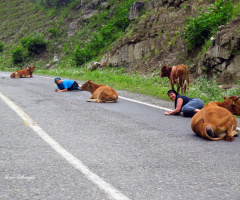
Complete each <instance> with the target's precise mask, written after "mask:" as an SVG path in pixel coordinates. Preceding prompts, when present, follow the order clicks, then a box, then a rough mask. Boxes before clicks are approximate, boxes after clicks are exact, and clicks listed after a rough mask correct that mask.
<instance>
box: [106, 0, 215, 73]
mask: <svg viewBox="0 0 240 200" xmlns="http://www.w3.org/2000/svg"><path fill="white" fill-rule="evenodd" d="M210 4H211V2H210V1H201V2H200V1H188V0H162V1H157V0H155V1H151V2H150V3H149V4H145V5H144V8H143V9H145V12H146V13H147V14H146V15H144V16H142V17H141V19H140V22H139V23H137V24H134V22H133V24H132V26H131V31H129V32H128V33H126V35H125V36H124V37H123V38H122V39H121V40H120V41H118V42H117V43H116V45H115V46H114V47H113V48H112V49H111V51H110V52H109V53H107V54H106V55H105V56H104V57H103V59H102V61H105V62H107V63H108V64H110V65H112V66H125V67H127V68H129V69H134V70H141V71H149V70H152V69H158V68H159V66H161V65H162V64H166V65H177V64H181V63H185V59H186V58H187V56H188V52H187V50H186V44H185V42H184V41H183V39H182V38H181V35H180V34H181V30H182V29H183V27H184V24H185V21H186V19H187V17H189V16H194V15H195V14H196V13H197V11H198V9H199V7H205V8H206V7H208V6H209V5H210ZM185 64H186V63H185ZM189 67H190V66H189Z"/></svg>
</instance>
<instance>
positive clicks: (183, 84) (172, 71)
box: [161, 64, 189, 96]
mask: <svg viewBox="0 0 240 200" xmlns="http://www.w3.org/2000/svg"><path fill="white" fill-rule="evenodd" d="M161 77H168V78H169V79H170V83H171V86H172V89H174V84H177V92H178V93H179V90H180V88H181V94H182V95H183V92H186V93H187V96H188V91H189V72H188V68H187V66H186V65H183V64H182V65H177V66H173V67H168V66H166V65H163V66H162V68H161Z"/></svg>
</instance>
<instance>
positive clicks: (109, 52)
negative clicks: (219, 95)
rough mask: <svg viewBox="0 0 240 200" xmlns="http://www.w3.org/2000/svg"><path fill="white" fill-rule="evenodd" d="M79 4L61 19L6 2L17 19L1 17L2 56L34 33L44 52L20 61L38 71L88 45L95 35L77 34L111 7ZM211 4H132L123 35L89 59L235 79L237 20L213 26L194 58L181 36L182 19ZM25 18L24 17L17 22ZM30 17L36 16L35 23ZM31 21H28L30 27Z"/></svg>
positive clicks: (239, 44)
mask: <svg viewBox="0 0 240 200" xmlns="http://www.w3.org/2000/svg"><path fill="white" fill-rule="evenodd" d="M7 2H8V1H6V0H4V3H2V4H0V6H1V9H2V11H3V12H2V13H8V12H7V9H5V7H6V5H7V6H9V3H7ZM80 2H81V3H79V4H76V5H74V6H73V8H72V10H71V11H70V12H69V11H68V12H66V14H64V15H62V16H61V17H58V16H57V15H54V14H51V13H50V14H49V13H48V15H49V17H48V16H47V15H46V14H45V16H44V17H43V15H44V13H45V11H42V10H38V8H34V9H32V10H31V13H29V12H28V11H27V9H28V7H33V6H34V4H33V3H31V4H30V1H29V2H28V3H26V1H25V0H20V1H18V3H16V2H15V3H14V4H12V6H15V7H16V9H15V10H16V12H14V13H11V17H12V15H13V16H14V15H18V16H15V17H12V18H11V21H12V22H13V21H14V23H10V22H9V21H7V20H9V19H8V18H7V17H6V16H5V18H4V17H3V16H4V15H2V18H3V19H2V21H3V23H2V25H0V31H1V34H0V39H1V41H3V42H4V43H8V44H10V45H9V46H8V48H7V49H8V51H9V53H5V56H8V57H10V52H11V50H12V48H13V46H14V45H19V40H20V39H21V37H24V36H25V37H26V36H27V35H29V34H31V32H33V31H38V32H41V33H42V34H44V36H45V38H47V39H48V40H49V45H48V49H47V51H45V52H44V53H43V54H42V55H40V56H37V58H36V57H35V58H30V59H28V60H27V61H26V62H27V63H32V62H33V61H34V62H36V63H37V64H38V65H41V66H42V67H44V68H51V67H52V65H54V66H56V65H58V63H60V62H61V60H66V56H69V55H70V54H71V52H72V51H74V48H75V46H76V45H78V44H79V45H81V44H83V45H84V43H85V42H89V38H90V37H91V33H92V32H94V31H96V30H89V31H88V33H89V34H86V33H84V34H82V32H81V31H82V30H83V29H86V27H87V26H88V24H87V23H88V21H89V19H91V18H92V17H93V16H94V15H100V14H101V13H102V12H103V11H109V16H108V17H109V18H111V16H112V15H114V7H115V6H116V5H115V4H113V3H112V2H113V1H111V0H91V1H90V0H81V1H80ZM213 3H214V0H145V1H136V2H134V3H133V4H132V6H131V9H130V11H129V15H128V18H129V20H130V21H131V23H130V26H129V27H128V28H127V30H126V33H125V34H124V35H123V37H121V39H118V40H117V41H115V42H113V43H112V44H111V45H109V46H108V47H107V48H105V49H104V50H103V51H102V52H103V53H102V55H100V56H99V55H98V56H97V57H96V60H95V61H99V62H100V63H104V64H105V65H110V66H116V67H126V68H127V69H128V70H129V71H139V72H142V73H150V72H151V73H159V68H160V67H161V66H162V65H163V64H165V65H169V66H173V65H178V64H182V63H183V64H186V65H187V66H188V67H189V68H190V72H191V77H192V78H194V77H197V76H199V75H209V76H212V75H214V77H216V78H217V81H219V82H224V83H226V80H231V81H235V80H237V79H238V78H239V76H240V68H239V66H238V60H239V59H240V51H239V50H240V39H239V37H240V35H239V22H240V20H239V18H236V19H234V20H233V21H231V22H229V23H228V24H227V25H225V26H221V27H219V32H218V34H217V36H216V38H213V39H212V46H211V47H210V49H208V51H207V52H205V53H204V54H203V55H202V56H200V57H197V56H198V53H199V52H200V50H201V48H199V49H194V50H192V51H189V50H187V44H186V42H185V41H184V40H183V38H182V37H181V33H182V30H183V29H184V24H185V22H186V19H187V18H188V17H193V16H196V14H197V13H198V10H199V8H202V9H203V10H206V9H207V8H208V7H209V6H210V5H211V4H213ZM17 12H20V13H19V14H17ZM27 15H28V16H29V17H28V18H25V19H24V20H22V19H21V17H22V16H27ZM34 16H35V17H36V16H37V17H36V19H35V18H34ZM33 19H35V20H33ZM17 21H19V24H17ZM21 21H23V22H21ZM31 21H33V22H34V23H32V24H30V22H31ZM9 26H11V27H9ZM35 26H36V27H35ZM53 26H55V27H57V28H55V29H56V30H57V31H58V34H57V35H61V37H60V36H59V38H57V37H56V35H55V36H54V35H53V34H50V31H49V30H50V28H52V27H53ZM98 26H100V25H98ZM101 26H104V24H102V25H101ZM9 30H11V31H9ZM53 30H54V29H53ZM7 31H8V32H7ZM97 58H98V59H97ZM68 63H69V62H68Z"/></svg>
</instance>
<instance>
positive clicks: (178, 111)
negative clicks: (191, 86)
mask: <svg viewBox="0 0 240 200" xmlns="http://www.w3.org/2000/svg"><path fill="white" fill-rule="evenodd" d="M182 104H183V99H182V98H179V99H178V100H177V107H176V109H175V110H173V111H166V112H165V115H176V114H178V113H180V112H181V108H182Z"/></svg>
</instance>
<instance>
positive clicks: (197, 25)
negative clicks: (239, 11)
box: [182, 0, 232, 49]
mask: <svg viewBox="0 0 240 200" xmlns="http://www.w3.org/2000/svg"><path fill="white" fill-rule="evenodd" d="M231 15H232V0H228V1H227V0H217V1H216V2H215V6H214V5H211V6H210V7H209V8H208V9H207V11H206V12H203V11H202V8H201V9H200V10H199V13H198V16H197V17H193V18H188V19H187V22H186V24H185V30H184V32H183V33H182V36H183V38H184V39H186V40H187V42H188V48H189V49H193V48H195V47H197V46H200V45H203V44H204V42H205V40H208V39H209V38H210V37H211V36H212V34H213V33H214V32H216V31H217V28H218V26H220V25H223V24H225V23H226V22H228V21H229V20H230V19H231Z"/></svg>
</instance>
